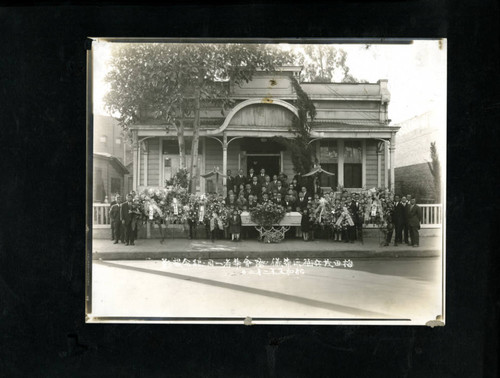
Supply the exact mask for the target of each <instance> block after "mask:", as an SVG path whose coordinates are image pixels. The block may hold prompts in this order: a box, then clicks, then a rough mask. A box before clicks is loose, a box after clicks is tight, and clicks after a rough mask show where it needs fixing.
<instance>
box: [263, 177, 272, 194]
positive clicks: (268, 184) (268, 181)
mask: <svg viewBox="0 0 500 378" xmlns="http://www.w3.org/2000/svg"><path fill="white" fill-rule="evenodd" d="M262 186H265V187H266V189H267V192H268V193H272V192H273V191H272V190H271V189H272V185H271V177H269V175H266V176H265V177H264V182H263V183H262Z"/></svg>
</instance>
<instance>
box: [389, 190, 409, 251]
mask: <svg viewBox="0 0 500 378" xmlns="http://www.w3.org/2000/svg"><path fill="white" fill-rule="evenodd" d="M405 218H406V215H405V206H404V205H403V204H402V203H401V201H400V199H399V196H398V195H395V196H394V212H393V213H392V221H393V223H394V228H395V231H396V235H395V236H394V245H395V246H397V245H398V243H401V244H402V243H403V226H404V224H405Z"/></svg>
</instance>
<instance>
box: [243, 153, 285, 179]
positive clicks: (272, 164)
mask: <svg viewBox="0 0 500 378" xmlns="http://www.w3.org/2000/svg"><path fill="white" fill-rule="evenodd" d="M250 168H253V170H254V171H255V174H257V175H258V174H259V173H260V170H261V169H262V168H264V169H265V170H266V174H267V175H269V176H270V177H271V179H272V177H273V175H277V174H279V173H280V170H281V169H280V168H281V157H280V155H278V154H272V155H271V154H269V155H267V154H266V155H247V175H248V172H249V171H250Z"/></svg>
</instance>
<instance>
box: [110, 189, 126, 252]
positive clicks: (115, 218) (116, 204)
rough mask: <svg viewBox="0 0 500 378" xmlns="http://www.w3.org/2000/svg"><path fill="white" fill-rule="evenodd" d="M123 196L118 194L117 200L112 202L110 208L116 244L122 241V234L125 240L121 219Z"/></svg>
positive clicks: (112, 234)
mask: <svg viewBox="0 0 500 378" xmlns="http://www.w3.org/2000/svg"><path fill="white" fill-rule="evenodd" d="M121 202H122V200H121V196H120V195H119V194H118V195H117V196H116V200H115V201H113V202H112V203H111V206H110V209H109V219H110V222H111V236H112V238H113V240H114V241H115V242H114V244H118V242H119V241H120V236H121V238H122V240H123V235H122V234H121V221H120V206H121Z"/></svg>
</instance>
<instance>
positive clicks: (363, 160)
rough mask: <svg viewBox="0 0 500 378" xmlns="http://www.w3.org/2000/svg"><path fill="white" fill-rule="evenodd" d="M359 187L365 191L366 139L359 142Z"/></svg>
mask: <svg viewBox="0 0 500 378" xmlns="http://www.w3.org/2000/svg"><path fill="white" fill-rule="evenodd" d="M361 187H362V188H363V189H366V139H363V140H362V141H361Z"/></svg>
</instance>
